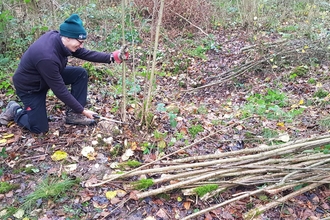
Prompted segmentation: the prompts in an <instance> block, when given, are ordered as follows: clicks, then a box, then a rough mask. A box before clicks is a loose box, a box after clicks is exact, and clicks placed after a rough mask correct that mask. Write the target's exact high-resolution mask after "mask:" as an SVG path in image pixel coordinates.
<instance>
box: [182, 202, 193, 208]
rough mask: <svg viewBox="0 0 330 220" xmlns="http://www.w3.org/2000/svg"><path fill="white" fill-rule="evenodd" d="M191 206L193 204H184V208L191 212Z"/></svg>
mask: <svg viewBox="0 0 330 220" xmlns="http://www.w3.org/2000/svg"><path fill="white" fill-rule="evenodd" d="M190 205H191V202H184V203H183V207H184V208H185V209H186V210H189V209H190Z"/></svg>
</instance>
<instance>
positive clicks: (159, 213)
mask: <svg viewBox="0 0 330 220" xmlns="http://www.w3.org/2000/svg"><path fill="white" fill-rule="evenodd" d="M156 216H158V217H160V218H162V219H167V218H168V217H167V214H166V212H165V211H164V210H163V209H159V210H158V212H157V213H156Z"/></svg>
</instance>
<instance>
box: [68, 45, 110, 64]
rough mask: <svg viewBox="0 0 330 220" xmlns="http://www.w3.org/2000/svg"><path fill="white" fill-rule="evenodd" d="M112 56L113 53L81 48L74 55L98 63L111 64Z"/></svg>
mask: <svg viewBox="0 0 330 220" xmlns="http://www.w3.org/2000/svg"><path fill="white" fill-rule="evenodd" d="M110 55H111V53H105V52H98V51H92V50H87V49H85V48H79V49H78V50H76V52H73V53H72V56H74V57H77V58H79V59H82V60H87V61H91V62H97V63H110Z"/></svg>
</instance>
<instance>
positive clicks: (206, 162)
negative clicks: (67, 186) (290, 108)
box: [95, 135, 330, 219]
mask: <svg viewBox="0 0 330 220" xmlns="http://www.w3.org/2000/svg"><path fill="white" fill-rule="evenodd" d="M329 143H330V135H328V136H318V137H313V138H308V139H301V140H297V141H294V142H288V143H285V144H282V145H274V146H267V145H261V146H259V147H256V148H246V149H243V150H238V151H231V152H223V153H217V154H211V155H204V156H193V157H186V158H182V159H173V160H169V159H168V156H169V155H167V156H166V157H163V158H160V159H159V160H157V161H154V162H152V163H149V164H145V165H143V166H141V167H139V168H136V169H134V170H131V171H128V172H126V173H122V174H113V175H111V176H109V177H107V180H105V181H103V182H102V183H99V184H96V185H101V184H105V183H107V182H109V181H112V180H114V179H118V178H127V177H133V176H135V177H138V178H139V177H141V176H146V177H147V178H148V181H149V185H147V187H146V188H148V189H149V190H147V189H145V190H143V191H139V192H138V193H136V194H135V198H136V199H141V198H145V197H148V196H153V195H157V194H160V193H165V192H169V191H172V190H178V189H181V190H182V191H183V193H184V194H185V195H192V194H196V195H198V190H197V189H198V188H199V187H201V186H214V185H216V187H209V188H211V189H212V190H210V191H208V192H206V193H204V195H203V196H201V195H200V196H201V199H202V200H207V199H209V198H211V197H213V196H216V195H218V194H219V193H221V192H222V191H224V190H227V189H229V188H233V187H237V186H240V185H243V186H256V188H257V187H259V188H258V189H257V190H255V191H252V192H251V191H249V192H246V193H243V194H240V195H232V198H231V199H230V200H227V201H224V202H222V203H220V204H217V205H215V206H212V207H209V208H207V209H204V210H201V211H199V212H197V213H194V214H192V215H190V216H187V217H185V218H184V219H190V218H192V217H195V216H197V215H201V214H203V213H206V212H208V211H211V210H214V209H216V208H219V207H221V206H224V205H226V204H229V203H231V202H234V201H238V200H240V199H243V198H246V197H249V196H251V195H255V194H258V193H261V192H264V193H268V194H272V195H274V194H277V193H280V192H282V191H284V190H287V189H291V188H293V187H296V186H301V188H300V187H299V188H300V189H299V190H297V191H293V192H292V193H291V194H289V195H287V196H285V197H282V198H281V199H278V200H276V201H272V202H270V203H268V204H266V205H264V206H262V207H258V208H257V209H253V210H250V211H249V213H246V214H245V217H246V219H252V218H253V217H254V216H256V215H258V214H260V213H262V212H264V211H266V210H268V209H270V208H273V207H275V206H277V205H279V204H280V203H283V202H285V201H287V200H288V199H290V198H292V197H294V196H297V195H300V194H302V193H304V192H307V191H309V190H311V189H313V188H316V187H319V186H321V185H322V184H325V183H330V175H329V171H330V168H329V164H328V163H329V162H330V154H327V153H326V151H324V152H323V151H322V150H319V151H316V150H315V148H318V149H323V148H324V147H325V146H326V147H327V146H328V144H329ZM190 146H192V145H190ZM190 146H189V147H190ZM187 147H188V146H187ZM187 147H185V148H187ZM172 154H173V153H172ZM165 158H166V160H165ZM156 162H157V163H156ZM138 183H139V182H135V183H132V184H131V186H132V187H134V186H136V185H137V184H138ZM141 184H142V182H141ZM96 185H95V186H96ZM260 186H263V187H261V188H260ZM206 188H207V187H206Z"/></svg>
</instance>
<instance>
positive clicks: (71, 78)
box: [14, 66, 88, 134]
mask: <svg viewBox="0 0 330 220" xmlns="http://www.w3.org/2000/svg"><path fill="white" fill-rule="evenodd" d="M61 76H62V78H63V81H64V83H65V85H71V94H72V95H73V97H75V98H76V99H77V101H78V102H79V103H80V104H81V105H82V106H85V105H86V99H87V82H88V74H87V71H86V70H85V69H84V68H82V67H72V66H67V67H66V68H65V69H64V70H63V72H62V73H61ZM47 92H48V89H44V90H41V91H38V92H33V93H31V92H27V91H19V90H16V94H17V95H18V96H19V98H20V99H21V101H22V102H23V105H24V108H23V110H22V111H20V112H19V113H17V114H16V115H15V119H14V120H15V122H16V123H17V124H18V125H19V126H21V127H23V128H26V129H28V130H30V131H31V132H33V133H37V134H39V133H42V132H47V131H48V129H49V126H48V118H47V111H46V95H47Z"/></svg>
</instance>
